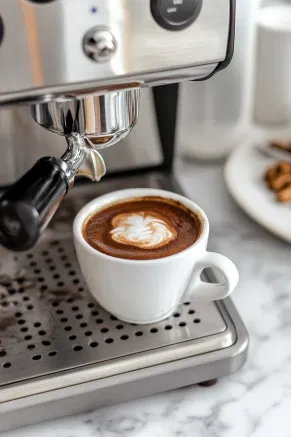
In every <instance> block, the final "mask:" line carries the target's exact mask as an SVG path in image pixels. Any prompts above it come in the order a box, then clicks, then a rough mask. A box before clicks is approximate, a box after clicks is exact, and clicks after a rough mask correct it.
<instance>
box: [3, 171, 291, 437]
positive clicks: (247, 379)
mask: <svg viewBox="0 0 291 437" xmlns="http://www.w3.org/2000/svg"><path fill="white" fill-rule="evenodd" d="M181 175H182V176H181V177H180V180H181V181H182V184H183V186H184V189H185V190H186V193H187V195H188V196H189V197H192V198H193V199H194V200H195V201H196V202H197V203H199V204H200V205H201V206H202V207H203V208H204V209H205V211H206V213H207V214H208V216H209V219H210V224H211V246H212V249H213V250H217V251H220V252H222V253H224V254H225V255H228V256H229V257H230V258H232V259H233V261H234V262H235V263H236V265H237V267H238V269H239V271H240V278H241V279H240V284H239V286H238V288H237V290H236V291H235V293H234V295H233V299H234V302H235V304H236V306H237V308H238V309H239V312H240V314H241V316H242V318H243V320H244V322H245V324H246V326H247V328H248V331H249V333H250V337H251V343H250V352H249V359H248V361H247V363H246V364H245V366H244V367H243V368H242V369H241V370H240V371H239V372H237V373H235V374H233V375H230V376H228V377H225V378H222V379H221V380H219V381H218V383H217V384H216V385H215V386H213V387H209V388H201V387H197V386H191V387H186V388H182V389H178V390H174V391H171V392H167V393H163V394H159V395H155V396H151V397H147V398H143V399H139V400H136V401H132V402H127V403H123V404H121V405H116V406H112V407H106V408H103V409H100V410H97V411H93V412H90V413H87V414H82V415H79V416H74V417H69V418H64V419H59V420H55V421H50V422H46V423H44V424H39V425H34V426H30V427H26V428H21V429H18V430H15V431H11V432H5V433H0V437H4V436H5V437H20V436H21V437H39V436H42V437H120V436H124V437H154V436H159V437H174V436H181V437H193V436H207V437H234V436H235V437H285V436H286V437H290V436H291V346H290V345H291V269H290V265H291V250H290V245H288V244H287V243H284V242H283V241H280V240H279V239H277V238H276V237H274V236H272V235H271V234H269V233H268V232H266V231H264V230H263V229H261V228H260V227H259V226H258V225H256V224H255V223H254V222H253V221H252V220H250V219H249V218H248V217H247V216H246V215H245V214H244V213H243V212H242V211H241V210H240V209H239V208H238V207H237V206H236V204H235V203H234V202H233V200H232V199H231V198H230V196H229V195H228V193H227V191H226V188H225V185H224V183H223V177H222V169H221V168H220V167H218V166H198V167H197V168H196V167H192V166H186V167H185V168H183V172H181Z"/></svg>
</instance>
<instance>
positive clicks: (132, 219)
mask: <svg viewBox="0 0 291 437" xmlns="http://www.w3.org/2000/svg"><path fill="white" fill-rule="evenodd" d="M111 223H112V230H111V231H110V235H111V238H112V239H113V240H114V241H116V242H117V243H121V244H128V245H131V246H135V247H139V248H140V249H156V248H159V247H162V246H164V245H166V244H168V243H169V242H170V241H172V240H174V239H175V238H176V236H177V233H176V231H175V229H174V228H173V227H171V226H170V225H169V224H168V223H167V222H166V221H164V220H162V219H160V218H157V217H155V216H154V215H151V214H150V213H147V212H138V213H124V214H118V215H117V216H115V217H114V218H113V219H112V222H111Z"/></svg>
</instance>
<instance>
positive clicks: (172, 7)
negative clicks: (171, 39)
mask: <svg viewBox="0 0 291 437" xmlns="http://www.w3.org/2000/svg"><path fill="white" fill-rule="evenodd" d="M202 2H203V0H151V11H152V15H153V17H154V19H155V20H156V22H157V23H158V24H159V25H160V26H162V27H164V28H165V29H168V30H182V29H185V28H186V27H188V26H190V24H192V23H193V21H194V20H195V19H196V18H197V17H198V15H199V13H200V11H201V8H202Z"/></svg>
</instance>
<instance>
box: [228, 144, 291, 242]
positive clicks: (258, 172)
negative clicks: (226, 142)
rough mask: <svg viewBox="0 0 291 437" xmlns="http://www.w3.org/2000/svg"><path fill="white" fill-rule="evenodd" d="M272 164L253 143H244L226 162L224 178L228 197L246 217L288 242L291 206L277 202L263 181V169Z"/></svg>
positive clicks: (289, 239) (290, 225)
mask: <svg viewBox="0 0 291 437" xmlns="http://www.w3.org/2000/svg"><path fill="white" fill-rule="evenodd" d="M275 162H276V160H275V159H273V158H268V157H267V156H266V157H265V156H264V155H263V154H262V153H261V152H260V151H258V150H257V149H256V147H255V146H254V144H243V145H241V146H239V147H238V148H237V149H236V150H234V152H233V153H232V155H231V156H230V158H229V159H228V161H227V163H226V166H225V170H224V177H225V181H226V185H227V187H228V189H229V191H230V193H231V195H232V196H233V197H234V199H235V200H236V202H237V203H238V204H239V205H240V206H241V208H242V209H243V210H244V211H245V212H246V213H247V214H249V215H250V216H251V217H252V218H253V219H254V220H255V221H256V222H258V223H259V224H260V225H262V226H263V227H265V228H266V229H268V230H269V231H271V232H273V233H274V234H276V235H278V236H279V237H281V238H283V239H284V240H287V241H288V242H289V243H291V203H286V204H282V203H279V202H277V200H276V197H275V194H274V193H273V192H272V191H270V190H269V188H268V187H267V186H266V184H265V182H264V180H263V177H264V173H265V171H266V169H267V168H268V166H270V165H272V164H274V163H275Z"/></svg>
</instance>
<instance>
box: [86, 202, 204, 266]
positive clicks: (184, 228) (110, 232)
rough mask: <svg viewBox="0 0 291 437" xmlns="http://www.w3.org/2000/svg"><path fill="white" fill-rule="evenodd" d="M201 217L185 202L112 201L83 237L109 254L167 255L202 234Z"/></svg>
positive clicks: (90, 219)
mask: <svg viewBox="0 0 291 437" xmlns="http://www.w3.org/2000/svg"><path fill="white" fill-rule="evenodd" d="M200 228H201V224H200V220H199V218H198V217H197V216H196V215H195V214H194V213H192V212H191V211H190V210H188V209H187V208H186V207H184V206H183V205H182V204H180V203H178V202H176V201H174V200H171V199H169V200H168V199H164V198H161V197H140V198H132V199H128V200H122V201H119V202H116V203H112V204H110V205H108V206H107V207H105V208H103V209H101V210H98V211H96V212H95V213H93V214H92V215H91V216H89V217H88V218H87V220H86V221H85V223H84V225H83V236H84V238H85V240H86V241H87V242H88V243H89V244H90V246H92V247H93V248H94V249H96V250H98V251H100V252H102V253H105V254H107V255H110V256H113V257H117V258H124V259H136V260H148V259H157V258H164V257H166V256H170V255H174V254H175V253H178V252H181V251H183V250H185V249H187V248H188V247H189V246H191V245H192V244H193V243H194V242H195V241H196V240H197V238H198V237H199V234H200Z"/></svg>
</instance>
